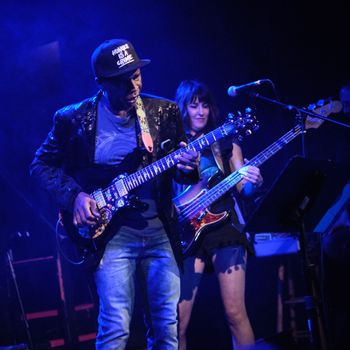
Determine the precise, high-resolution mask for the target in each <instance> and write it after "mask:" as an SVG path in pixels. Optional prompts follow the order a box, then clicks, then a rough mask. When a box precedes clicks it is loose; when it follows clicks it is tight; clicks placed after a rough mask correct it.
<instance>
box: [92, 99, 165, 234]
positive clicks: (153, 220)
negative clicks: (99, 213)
mask: <svg viewBox="0 0 350 350" xmlns="http://www.w3.org/2000/svg"><path fill="white" fill-rule="evenodd" d="M97 113H98V119H97V132H96V149H95V163H96V164H108V165H119V164H120V163H121V162H122V161H123V159H124V157H125V156H126V155H127V154H128V153H131V152H132V151H133V150H134V148H135V147H136V146H137V142H136V120H135V118H136V117H135V116H134V115H130V116H128V117H126V118H125V117H120V116H117V115H115V114H113V113H112V112H111V111H110V110H109V109H108V108H107V106H106V103H105V101H104V98H102V99H101V101H100V103H99V105H98V110H97ZM151 190H152V186H151V182H146V183H145V184H143V185H142V186H140V187H138V188H136V189H135V190H134V191H133V194H135V195H136V196H137V197H138V198H139V199H140V200H141V201H142V203H145V204H146V208H147V209H146V210H140V209H133V208H127V209H126V210H123V214H122V215H121V219H122V225H123V227H122V229H123V230H127V231H129V232H130V230H131V231H132V232H133V233H135V234H140V233H141V232H142V235H150V234H155V233H157V232H159V230H162V229H163V224H162V222H161V221H160V219H159V217H158V212H157V208H156V203H155V201H154V199H153V196H152V193H151ZM116 215H118V213H116Z"/></svg>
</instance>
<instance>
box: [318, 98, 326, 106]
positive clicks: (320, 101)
mask: <svg viewBox="0 0 350 350" xmlns="http://www.w3.org/2000/svg"><path fill="white" fill-rule="evenodd" d="M324 105H325V102H324V100H318V101H317V106H319V107H322V106H324Z"/></svg>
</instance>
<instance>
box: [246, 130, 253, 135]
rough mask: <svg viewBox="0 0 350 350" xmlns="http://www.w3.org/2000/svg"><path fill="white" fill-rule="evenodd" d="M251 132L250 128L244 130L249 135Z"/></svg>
mask: <svg viewBox="0 0 350 350" xmlns="http://www.w3.org/2000/svg"><path fill="white" fill-rule="evenodd" d="M252 133H253V132H252V131H251V130H250V129H247V130H246V131H245V134H246V135H247V136H249V135H251V134H252Z"/></svg>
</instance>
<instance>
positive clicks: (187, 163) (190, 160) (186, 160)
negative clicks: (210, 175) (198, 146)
mask: <svg viewBox="0 0 350 350" xmlns="http://www.w3.org/2000/svg"><path fill="white" fill-rule="evenodd" d="M186 146H187V143H186V142H183V141H182V142H180V147H186ZM177 159H178V160H179V163H178V164H177V165H176V166H177V168H178V169H180V170H182V171H184V172H190V171H193V170H195V169H196V168H198V165H199V153H198V152H196V151H194V150H187V151H183V152H182V153H181V154H180V155H178V156H177Z"/></svg>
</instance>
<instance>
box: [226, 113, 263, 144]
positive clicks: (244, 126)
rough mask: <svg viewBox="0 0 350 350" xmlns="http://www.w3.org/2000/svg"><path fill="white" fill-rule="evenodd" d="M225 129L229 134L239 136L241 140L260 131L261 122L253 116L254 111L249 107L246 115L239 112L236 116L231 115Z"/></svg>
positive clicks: (227, 119)
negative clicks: (244, 136)
mask: <svg viewBox="0 0 350 350" xmlns="http://www.w3.org/2000/svg"><path fill="white" fill-rule="evenodd" d="M223 128H224V129H225V130H226V132H228V133H233V134H234V135H237V136H238V139H239V140H242V139H243V135H246V136H248V135H251V134H252V133H253V132H254V131H257V130H258V129H259V122H258V119H257V118H256V116H255V115H254V114H253V110H252V109H251V108H250V107H247V108H246V109H245V110H244V113H242V112H240V111H238V112H237V113H236V114H233V113H229V114H228V116H227V118H226V120H225V124H224V125H223Z"/></svg>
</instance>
